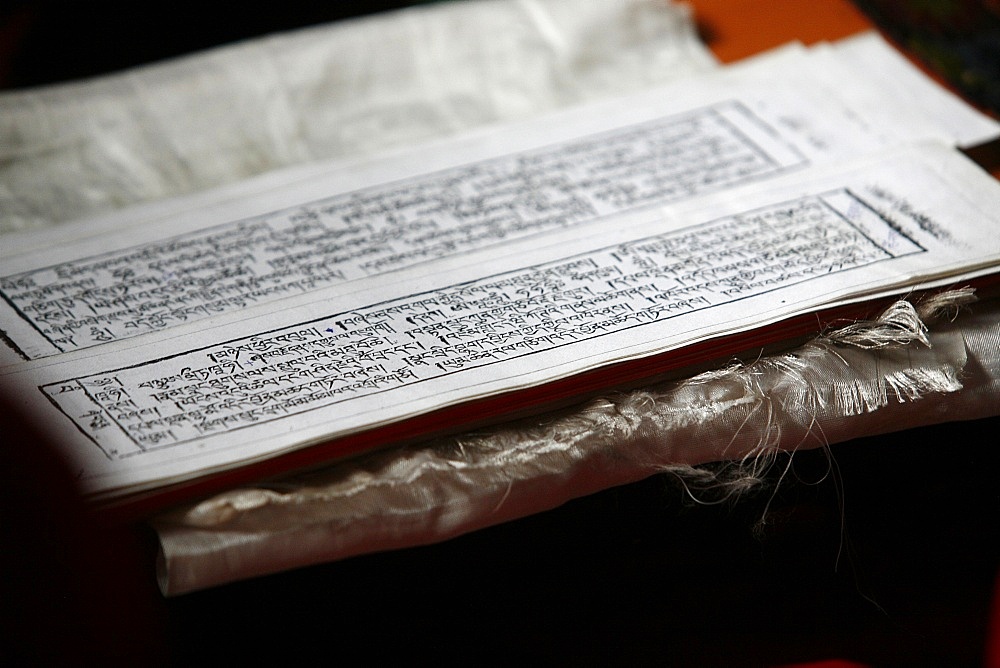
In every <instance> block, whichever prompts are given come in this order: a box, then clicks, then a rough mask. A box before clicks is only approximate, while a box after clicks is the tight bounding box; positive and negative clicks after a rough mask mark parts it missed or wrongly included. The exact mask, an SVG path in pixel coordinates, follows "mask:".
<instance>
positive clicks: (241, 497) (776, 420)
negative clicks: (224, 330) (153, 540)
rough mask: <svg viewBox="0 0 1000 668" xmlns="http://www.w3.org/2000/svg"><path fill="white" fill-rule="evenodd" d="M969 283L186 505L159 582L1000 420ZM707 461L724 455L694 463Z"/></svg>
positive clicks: (992, 316) (325, 556) (991, 354)
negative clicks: (762, 352)
mask: <svg viewBox="0 0 1000 668" xmlns="http://www.w3.org/2000/svg"><path fill="white" fill-rule="evenodd" d="M970 294H971V293H969V292H968V291H957V292H951V293H947V294H944V295H943V296H942V297H941V298H940V299H939V300H937V301H936V302H930V303H925V304H923V305H921V306H920V307H919V308H918V309H915V308H914V307H913V306H912V305H911V304H909V303H908V302H905V301H903V302H898V303H897V304H896V305H895V306H893V307H892V308H890V309H889V310H887V311H886V312H885V313H884V314H883V316H882V317H881V318H880V319H878V320H876V321H874V322H871V323H859V324H856V325H851V326H849V327H846V328H844V329H842V330H840V331H838V332H833V333H831V334H829V335H827V336H824V337H820V338H818V339H816V340H814V341H812V342H810V343H808V344H805V345H803V346H801V347H799V348H796V349H794V350H791V351H788V352H786V353H782V354H778V355H774V356H770V357H764V358H761V359H758V360H755V361H753V362H750V363H747V364H734V365H729V366H726V367H724V368H722V369H721V370H716V371H710V372H706V373H702V374H700V375H696V376H694V377H691V378H689V379H686V380H683V381H679V382H675V383H669V384H666V385H661V386H658V387H651V388H646V389H643V390H640V391H634V392H627V393H618V394H614V395H608V396H606V397H604V398H601V399H598V400H594V401H592V402H590V403H589V404H587V405H585V406H581V407H578V408H574V409H571V410H567V411H564V412H562V413H559V414H550V415H546V416H543V417H540V418H536V419H532V420H529V421H522V422H519V423H516V424H510V425H504V426H501V427H498V428H496V429H493V430H490V431H487V432H483V433H479V434H467V435H464V436H461V437H457V438H448V439H439V440H437V441H434V442H431V443H428V444H425V445H421V446H412V447H407V448H403V449H399V450H392V451H386V452H380V453H375V454H373V455H370V456H368V457H365V458H363V459H360V460H358V461H351V462H344V463H342V464H339V465H336V466H333V467H330V468H328V469H326V470H323V471H317V472H312V473H309V474H303V475H299V476H290V477H286V478H283V479H282V480H278V481H273V483H272V484H269V485H261V486H257V487H247V488H243V489H237V490H233V491H230V492H226V493H223V494H219V495H217V496H215V497H213V498H210V499H208V500H205V501H203V502H201V503H197V504H191V505H189V506H186V507H183V508H179V509H177V510H175V511H173V512H171V513H167V514H165V515H163V516H161V517H158V518H156V519H155V521H154V526H155V528H156V530H157V532H158V533H159V537H160V545H161V558H160V562H159V578H160V587H161V589H162V590H163V592H164V593H165V594H168V595H174V594H182V593H185V592H189V591H193V590H197V589H202V588H205V587H210V586H214V585H218V584H222V583H226V582H230V581H233V580H240V579H245V578H249V577H253V576H257V575H263V574H267V573H273V572H277V571H281V570H285V569H289V568H294V567H299V566H305V565H309V564H314V563H320V562H324V561H331V560H335V559H342V558H345V557H349V556H353V555H357V554H363V553H368V552H375V551H379V550H385V549H391V548H400V547H408V546H413V545H420V544H426V543H431V542H435V541H441V540H445V539H447V538H450V537H452V536H455V535H458V534H461V533H465V532H468V531H472V530H474V529H478V528H482V527H485V526H490V525H493V524H498V523H500V522H504V521H508V520H511V519H514V518H518V517H523V516H525V515H528V514H531V513H536V512H540V511H542V510H547V509H549V508H553V507H555V506H557V505H559V504H561V503H564V502H566V501H568V500H570V499H572V498H576V497H579V496H583V495H585V494H589V493H593V492H596V491H599V490H601V489H605V488H608V487H611V486H613V485H619V484H624V483H627V482H632V481H635V480H639V479H642V478H645V477H648V476H650V475H653V474H655V473H657V472H661V471H671V472H673V473H675V474H677V475H679V476H681V477H682V479H683V480H684V481H685V482H686V483H687V484H688V485H689V486H690V490H691V493H692V494H694V495H699V496H701V495H704V496H705V498H711V499H717V498H718V496H719V494H724V495H725V494H737V493H739V492H741V491H743V490H746V489H747V488H749V487H752V486H754V485H756V484H757V483H759V482H760V481H761V477H762V474H763V472H764V471H766V469H767V467H768V466H770V465H771V464H772V463H773V462H774V461H775V457H776V456H778V455H779V454H780V453H791V452H794V451H796V450H799V449H809V448H817V447H823V446H826V445H828V444H832V443H838V442H842V441H846V440H848V439H851V438H856V437H859V436H863V435H872V434H879V433H886V432H891V431H896V430H899V429H902V428H905V427H915V426H920V425H925V424H934V423H939V422H944V421H946V420H958V419H973V418H978V417H985V416H989V415H993V414H995V412H996V408H995V407H996V406H997V405H998V404H1000V302H996V301H993V302H988V303H979V304H973V305H972V307H971V310H965V312H963V313H962V315H961V317H959V318H957V319H956V320H955V321H954V322H952V321H949V320H948V319H947V318H945V319H944V320H943V321H942V320H941V319H940V316H941V315H942V314H945V315H951V314H954V312H955V311H956V310H957V309H959V308H962V306H963V305H964V304H965V303H967V302H968V301H969V297H970ZM942 307H943V308H942ZM924 322H928V323H933V327H932V329H931V330H930V331H929V332H928V331H927V330H926V329H925V325H924ZM886 334H888V335H886ZM707 462H729V463H728V464H727V465H726V467H724V468H722V469H721V470H719V469H698V468H694V466H695V465H697V464H704V463H707Z"/></svg>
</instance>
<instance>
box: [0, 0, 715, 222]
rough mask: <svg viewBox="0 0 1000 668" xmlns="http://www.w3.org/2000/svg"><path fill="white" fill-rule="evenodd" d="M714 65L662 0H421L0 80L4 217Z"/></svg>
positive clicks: (223, 176)
mask: <svg viewBox="0 0 1000 668" xmlns="http://www.w3.org/2000/svg"><path fill="white" fill-rule="evenodd" d="M713 66H714V60H713V59H712V57H711V56H710V54H709V52H708V51H707V50H706V49H705V48H704V47H703V46H702V45H701V44H700V43H699V42H698V40H697V38H696V36H695V32H694V29H693V27H692V22H691V20H690V17H689V16H688V12H687V11H686V8H685V7H684V6H681V5H673V4H671V3H668V2H665V1H663V0H516V1H515V0H475V1H466V2H449V3H442V4H436V5H426V6H420V7H413V8H410V9H406V10H401V11H397V12H389V13H386V14H381V15H375V16H372V17H366V18H361V19H355V20H350V21H344V22H339V23H334V24H330V25H324V26H318V27H315V28H309V29H304V30H300V31H294V32H289V33H283V34H276V35H273V36H270V37H266V38H260V39H255V40H250V41H247V42H244V43H240V44H236V45H232V46H226V47H222V48H219V49H216V50H213V51H209V52H205V53H201V54H197V55H193V56H190V57H187V58H182V59H178V60H174V61H169V62H165V63H162V64H157V65H152V66H146V67H142V68H138V69H134V70H130V71H126V72H122V73H119V74H114V75H110V76H105V77H101V78H97V79H93V80H88V81H81V82H75V83H69V84H62V85H57V86H51V87H44V88H39V89H31V90H25V91H17V92H11V93H6V94H4V95H0V211H2V212H3V215H2V216H0V231H8V230H13V229H23V228H28V227H38V226H44V225H49V224H52V223H56V222H59V221H63V220H67V219H70V218H79V217H82V216H89V215H95V214H98V213H102V212H107V211H110V210H114V209H117V208H121V207H125V206H128V205H131V204H136V203H139V202H144V201H149V200H154V199H159V198H163V197H169V196H174V195H181V194H185V193H191V192H195V191H198V190H202V189H204V188H208V187H211V186H217V185H220V184H224V183H228V182H231V181H235V180H238V179H242V178H246V177H249V176H251V175H254V174H259V173H261V172H264V171H267V170H271V169H274V168H278V167H283V166H287V165H293V164H298V163H302V162H305V161H311V160H317V159H326V158H332V157H350V156H359V155H364V154H369V153H373V152H376V151H381V150H385V149H389V148H392V147H396V146H404V145H407V144H411V143H413V142H415V141H418V140H423V139H429V138H433V137H440V136H444V135H446V134H449V133H453V132H456V131H459V130H464V129H468V128H472V127H476V126H479V125H483V124H486V123H492V122H496V121H502V120H510V119H515V118H521V117H526V116H529V115H532V114H537V113H539V112H542V111H545V110H548V109H553V108H557V107H560V106H563V105H567V104H570V103H575V102H580V101H583V100H589V99H595V98H598V97H601V96H606V95H611V94H615V93H621V92H627V91H631V90H636V89H639V88H643V87H646V86H649V85H651V84H656V83H662V82H665V81H669V80H671V79H674V78H677V77H679V76H684V75H687V74H691V73H695V72H699V71H703V70H706V69H708V68H711V67H713Z"/></svg>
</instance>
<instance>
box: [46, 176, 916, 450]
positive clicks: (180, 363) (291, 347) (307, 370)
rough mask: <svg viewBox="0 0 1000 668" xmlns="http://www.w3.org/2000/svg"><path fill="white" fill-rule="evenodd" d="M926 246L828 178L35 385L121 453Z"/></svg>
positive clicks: (666, 316)
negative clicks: (565, 251)
mask: <svg viewBox="0 0 1000 668" xmlns="http://www.w3.org/2000/svg"><path fill="white" fill-rule="evenodd" d="M922 250H923V249H922V248H921V247H920V246H918V245H917V244H916V243H915V242H913V241H912V240H910V239H909V238H908V237H906V236H904V235H902V234H901V233H900V232H899V231H898V230H897V229H896V228H895V226H893V225H892V223H891V222H889V221H886V220H884V219H883V218H881V217H880V216H879V215H878V214H876V213H875V212H874V210H873V209H871V208H868V207H867V206H865V205H864V203H863V202H862V201H861V200H860V199H859V198H858V197H857V196H855V195H854V194H852V193H851V192H850V191H848V190H834V191H829V192H826V193H823V194H821V195H816V196H809V197H803V198H800V199H797V200H794V201H790V202H785V203H782V204H778V205H771V206H768V207H765V208H761V209H757V210H754V211H750V212H746V213H743V214H740V215H734V216H729V217H725V218H721V219H718V220H715V221H712V222H709V223H705V224H702V225H697V226H692V227H688V228H685V229H682V230H679V231H676V232H671V233H667V234H663V235H658V236H654V237H649V238H645V239H641V240H637V241H632V242H628V243H623V244H618V245H615V246H611V247H607V248H603V249H599V250H594V251H590V252H587V253H584V254H581V255H578V256H574V257H570V258H565V259H564V260H562V261H559V262H554V263H550V264H545V265H538V266H533V267H528V268H524V269H520V270H516V271H511V272H507V273H503V274H500V275H495V276H491V277H484V278H481V279H479V280H476V281H473V282H471V283H463V284H461V285H456V286H452V287H448V288H443V289H440V290H435V291H432V292H427V293H423V294H416V295H410V296H407V297H404V298H399V299H395V300H392V301H389V302H384V303H381V304H375V305H371V306H367V307H365V308H360V309H356V310H353V311H351V312H348V313H338V314H335V315H330V316H328V317H324V318H321V319H319V320H314V321H310V322H304V323H299V324H295V325H293V326H289V327H285V328H283V329H280V330H276V331H272V332H267V333H261V334H258V335H255V336H249V337H246V338H241V339H236V340H233V341H229V342H227V343H223V344H219V345H215V346H211V347H208V348H203V349H200V350H193V351H189V352H186V353H183V354H181V355H179V356H175V357H171V358H167V359H163V360H156V361H150V362H146V363H143V364H140V365H138V366H133V367H129V368H125V369H118V370H113V371H108V372H106V373H99V374H95V375H89V376H86V377H81V378H73V379H69V380H66V381H62V382H58V383H52V384H48V385H45V386H44V387H43V388H42V389H43V391H44V392H45V393H46V394H47V395H48V396H49V397H50V399H51V400H52V401H53V402H54V403H56V405H58V406H59V407H60V408H61V410H62V411H63V412H64V413H66V414H67V415H68V416H69V417H70V418H71V419H73V420H74V421H75V422H76V424H77V426H78V427H79V429H80V430H81V431H83V432H84V433H85V434H87V435H88V436H89V437H90V439H92V440H93V442H94V443H96V444H97V445H98V446H99V447H100V448H101V449H102V450H103V452H104V453H105V454H106V455H107V456H108V457H109V458H112V459H114V458H120V457H127V456H131V455H136V454H140V453H142V452H147V451H149V450H152V449H159V448H163V447H169V446H171V445H175V444H179V443H184V442H189V441H192V440H195V439H199V438H202V437H204V436H208V435H212V434H216V433H221V432H227V431H231V430H235V429H240V428H243V427H248V426H252V425H255V424H259V423H263V422H268V421H273V420H277V419H281V418H284V417H286V416H291V415H295V414H299V413H302V412H304V411H312V410H317V409H323V408H329V407H331V406H334V405H335V404H340V403H342V402H345V401H350V400H351V399H352V398H354V397H359V396H366V395H371V394H373V393H381V392H387V391H392V390H397V389H401V388H406V387H408V386H410V385H412V384H414V383H420V382H423V381H426V380H429V379H433V378H437V377H441V376H444V375H449V374H455V373H463V372H465V371H467V370H470V369H475V368H478V367H483V366H485V365H491V364H497V363H502V362H503V361H504V360H509V359H512V358H516V357H521V356H525V355H532V354H536V353H540V352H544V351H547V350H552V349H554V348H557V347H560V346H566V345H571V344H573V343H577V342H581V341H588V340H593V339H595V338H597V337H601V336H605V335H608V334H612V333H614V332H619V331H621V330H623V329H629V328H635V327H645V326H648V325H650V324H653V323H660V324H662V323H664V322H665V321H668V320H670V319H673V318H681V319H682V317H683V315H684V314H686V313H690V312H693V311H697V310H701V309H706V308H712V307H717V306H720V305H723V304H727V303H731V302H734V301H737V300H740V299H743V298H745V297H747V296H751V295H760V294H762V293H766V292H770V291H773V290H776V289H779V288H781V287H784V286H788V285H794V284H797V283H801V282H803V281H808V280H810V279H812V278H816V277H819V276H822V275H826V274H831V273H837V272H841V271H845V270H849V269H853V268H857V267H861V266H866V265H870V264H873V263H876V262H880V261H884V260H887V259H891V258H893V257H900V256H903V255H908V254H912V253H918V252H921V251H922ZM678 326H683V325H678Z"/></svg>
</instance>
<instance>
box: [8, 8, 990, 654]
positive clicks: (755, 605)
mask: <svg viewBox="0 0 1000 668" xmlns="http://www.w3.org/2000/svg"><path fill="white" fill-rule="evenodd" d="M406 4H416V3H407V2H328V3H315V2H300V1H297V0H286V1H284V2H281V3H274V4H273V5H253V6H250V5H236V4H230V3H225V4H223V3H199V4H195V3H173V4H170V5H169V6H168V5H154V4H145V3H125V2H121V1H107V0H105V1H103V2H100V1H99V2H89V3H83V2H18V1H16V0H15V1H14V2H12V3H11V2H8V3H7V4H6V5H5V6H4V8H2V9H0V87H6V88H11V87H18V86H29V85H37V84H42V83H51V82H55V81H61V80H67V79H73V78H78V77H82V76H89V75H95V74H99V73H103V72H107V71H112V70H116V69H120V68H124V67H128V66H132V65H135V64H140V63H144V62H151V61H155V60H159V59H162V58H167V57H171V56H175V55H179V54H181V53H186V52H190V51H192V50H197V49H202V48H206V47H209V46H212V45H216V44H220V43H226V42H230V41H232V40H236V39H243V38H247V37H252V36H255V35H259V34H263V33H266V32H272V31H275V30H283V29H289V28H294V27H297V26H303V25H309V24H313V23H317V22H324V21H329V20H334V19H339V18H343V17H347V16H351V15H357V14H361V13H364V12H368V11H375V10H381V9H388V8H392V7H396V6H402V5H406ZM885 4H886V3H876V2H866V3H862V6H866V8H867V9H868V10H869V11H871V12H873V13H872V16H875V17H876V18H878V19H879V20H880V21H882V22H883V25H885V26H887V30H890V31H895V32H893V33H892V34H893V35H894V36H896V38H897V39H898V40H900V41H905V40H910V39H917V37H913V35H912V32H913V29H912V27H911V28H906V25H909V24H907V23H906V22H905V21H903V27H899V26H896V27H893V26H892V25H891V24H892V22H893V21H896V22H897V23H899V22H900V21H901V20H900V18H899V17H900V14H899V13H898V12H894V11H890V10H887V9H886V7H885ZM914 4H920V3H914ZM924 4H926V3H924ZM875 5H881V6H875ZM879 12H881V13H879ZM921 25H922V26H923V28H920V29H921V30H925V29H926V28H927V26H930V25H931V24H929V23H927V22H926V21H925V22H924V23H922V24H921ZM979 25H980V27H984V26H985V28H988V30H985V32H987V33H988V32H989V30H992V29H993V28H991V27H990V25H991V24H989V23H980V24H979ZM960 27H961V28H963V29H965V28H967V27H968V25H966V24H952V25H951V27H948V25H945V27H944V28H940V27H939V28H935V30H936V33H935V30H931V32H932V33H935V34H947V35H949V39H950V40H951V41H952V43H956V44H961V43H962V40H961V39H959V38H957V37H955V36H954V35H955V34H958V33H957V32H956V31H958V29H959V28H960ZM908 29H909V30H911V32H910V33H906V32H905V30H908ZM925 32H926V30H925ZM984 43H987V44H988V43H990V42H989V40H988V39H985V40H984ZM976 52H977V53H978V51H976ZM980 60H982V59H981V58H980ZM952 62H955V61H952ZM960 62H964V61H960ZM986 62H987V63H989V62H990V61H989V60H988V58H987V61H986ZM996 63H1000V59H998V60H996V61H993V64H996ZM958 71H961V68H960V69H959V70H958ZM958 78H961V75H958ZM987 88H989V86H987ZM982 99H983V100H987V101H988V100H989V99H990V98H982ZM0 416H2V418H3V422H4V424H2V425H0V439H3V443H4V444H3V446H2V447H0V455H2V458H0V471H2V472H3V475H2V478H3V480H4V485H3V498H2V502H3V503H2V506H0V530H2V532H0V538H2V543H0V557H2V562H0V572H2V576H0V577H2V578H3V587H4V588H3V590H2V591H0V610H2V611H3V615H4V617H3V619H2V620H0V626H2V628H3V638H2V644H0V663H5V661H4V659H5V657H6V658H7V659H13V660H14V661H12V662H11V663H9V664H8V665H16V664H17V663H20V662H24V663H31V664H37V663H41V662H42V660H43V659H46V658H47V659H52V660H55V661H57V662H62V663H67V664H71V665H85V664H87V663H91V662H100V663H102V664H109V663H111V664H114V663H120V664H122V665H157V664H169V665H209V664H222V665H230V664H236V663H249V664H253V665H255V664H258V663H263V662H264V661H267V660H275V661H280V662H281V663H291V662H293V661H299V660H310V659H314V658H319V659H321V660H323V662H324V663H340V662H342V661H343V660H344V659H345V658H347V657H351V656H354V655H356V654H358V655H360V656H361V657H363V658H365V659H367V660H366V661H364V663H382V662H386V661H389V660H396V661H402V660H405V661H416V660H420V659H433V660H444V659H451V660H455V661H462V662H465V663H470V664H472V663H474V664H483V663H485V664H500V663H503V664H508V663H510V662H512V661H518V660H521V661H525V660H530V661H532V662H533V663H535V662H537V663H542V662H545V663H556V664H581V663H582V664H607V663H613V664H622V663H626V664H634V663H640V664H644V663H656V664H660V665H664V664H665V665H690V666H712V665H719V666H751V665H780V664H786V663H792V662H799V661H807V660H820V659H829V658H840V659H851V660H855V661H859V662H862V663H867V664H869V665H879V666H883V665H884V666H921V665H926V666H965V665H968V666H975V665H982V661H983V655H984V649H985V643H986V641H987V637H988V624H989V620H990V618H991V617H990V616H991V605H992V601H993V598H994V589H995V586H996V578H997V573H998V565H1000V548H998V545H1000V540H998V538H1000V535H998V534H1000V526H998V521H997V520H998V514H997V511H998V510H1000V491H998V490H1000V486H998V485H997V482H996V472H997V471H998V470H1000V450H998V441H1000V438H998V433H1000V419H997V418H994V419H990V420H982V421H976V422H967V423H958V424H948V425H940V426H936V427H930V428H924V429H919V430H911V431H907V432H902V433H899V434H894V435H890V436H886V437H879V438H871V439H863V440H859V441H854V442H850V443H844V444H840V445H837V446H835V447H834V448H833V449H832V453H831V455H829V456H832V457H833V460H834V461H835V463H836V465H835V467H834V468H833V469H832V470H831V468H830V466H831V465H830V459H829V456H828V454H827V453H824V452H806V453H800V454H799V455H797V456H796V458H795V463H794V468H793V472H794V474H795V475H789V476H787V477H786V478H785V479H784V480H783V481H782V482H781V484H780V486H778V485H777V473H775V474H774V475H772V476H771V478H770V480H769V484H767V485H764V486H763V488H762V489H760V490H758V491H757V492H754V493H751V494H749V495H747V496H745V497H743V498H741V499H740V500H739V501H738V502H737V503H733V504H720V505H713V506H705V505H695V504H693V503H690V502H689V501H687V496H686V494H685V493H684V492H683V489H682V488H681V487H680V485H679V484H678V483H677V482H676V481H675V480H674V479H673V478H671V477H669V476H659V477H654V478H651V479H649V480H646V481H644V482H641V483H638V484H634V485H629V486H626V487H621V488H617V489H612V490H608V491H605V492H603V493H600V494H596V495H593V496H591V497H587V498H584V499H580V500H577V501H574V502H571V503H569V504H567V505H565V506H564V507H562V508H559V509H556V510H554V511H550V512H547V513H542V514H540V515H537V516H534V517H530V518H526V519H524V520H520V521H517V522H512V523H509V524H505V525H503V526H499V527H495V528H492V529H488V530H484V531H480V532H477V533H474V534H471V535H468V536H464V537H461V538H458V539H455V540H452V541H449V542H446V543H443V544H439V545H433V546H428V547H421V548H414V549H409V550H401V551H397V552H391V553H386V554H376V555H369V556H365V557H360V558H354V559H349V560H346V561H343V562H338V563H332V564H326V565H322V566H316V567H311V568H307V569H301V570H299V571H295V572H291V573H285V574H280V575H275V576H271V577H265V578H259V579H256V580H252V581H248V582H242V583H236V584H233V585H229V586H224V587H219V588H216V589H213V590H210V591H206V592H201V593H196V594H191V595H187V596H182V597H180V598H176V599H169V600H164V599H162V597H160V595H159V593H158V592H157V591H156V589H155V585H154V583H153V573H152V564H153V548H154V544H153V539H152V536H151V535H150V534H149V533H148V532H147V530H145V529H144V528H142V527H120V526H107V525H105V524H103V523H102V521H101V520H100V519H99V518H96V517H93V516H91V515H89V514H88V513H87V511H86V509H85V508H83V507H82V505H81V504H80V503H79V501H78V499H77V497H76V496H75V493H74V491H73V483H72V478H71V476H70V475H69V473H68V472H66V471H64V470H62V469H61V467H60V466H59V464H58V462H57V461H54V460H53V459H52V456H51V453H50V452H49V451H48V450H47V449H46V447H45V446H44V443H45V441H44V437H43V436H41V435H38V434H35V433H34V432H33V429H34V428H33V427H32V426H31V425H29V424H26V423H25V422H24V421H22V420H20V419H18V417H17V416H16V415H15V414H13V413H12V412H11V411H10V410H4V411H3V412H2V413H0ZM25 443H29V444H33V447H31V448H24V447H17V448H15V447H11V446H12V444H25ZM780 469H781V467H780V466H779V467H778V468H777V469H776V470H777V471H778V472H780ZM765 507H768V512H767V514H766V516H764V511H765ZM762 517H763V520H764V521H763V522H762V521H761V520H762Z"/></svg>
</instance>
